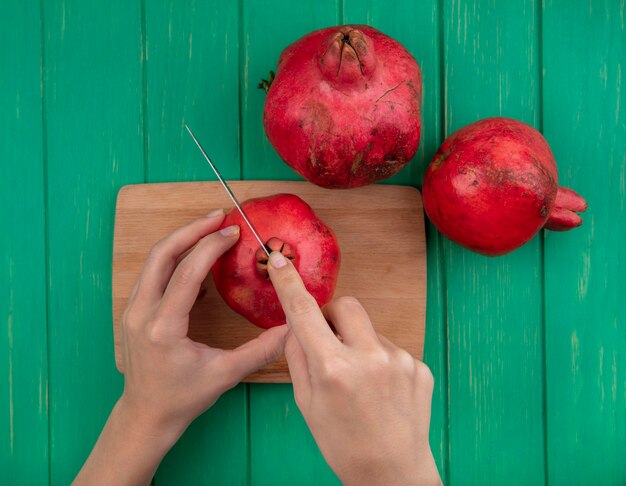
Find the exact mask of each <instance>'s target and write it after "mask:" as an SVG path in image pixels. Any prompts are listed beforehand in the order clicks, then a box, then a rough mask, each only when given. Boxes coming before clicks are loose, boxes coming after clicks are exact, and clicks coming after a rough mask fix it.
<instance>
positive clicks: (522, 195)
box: [422, 117, 587, 256]
mask: <svg viewBox="0 0 626 486" xmlns="http://www.w3.org/2000/svg"><path fill="white" fill-rule="evenodd" d="M422 194H423V198H424V209H425V210H426V213H427V214H428V217H429V218H430V220H431V221H432V222H433V224H434V225H435V226H436V227H437V229H439V231H441V232H442V233H443V234H444V235H446V236H447V237H448V238H450V239H451V240H453V241H455V242H456V243H458V244H459V245H461V246H464V247H466V248H469V249H470V250H473V251H476V252H478V253H483V254H485V255H489V256H496V255H503V254H505V253H508V252H510V251H513V250H514V249H516V248H518V247H519V246H521V245H523V244H524V243H526V242H527V241H528V240H530V239H531V238H532V237H533V236H534V235H535V234H536V233H537V232H538V231H539V230H540V229H541V228H542V227H545V228H547V229H550V230H557V231H565V230H569V229H572V228H574V227H576V226H580V225H581V224H582V219H581V217H580V216H579V215H578V214H576V213H575V211H585V210H586V209H587V202H586V201H585V200H584V199H583V198H582V197H581V196H579V195H578V194H577V193H575V192H574V191H572V190H571V189H567V188H565V187H559V186H558V174H557V169H556V163H555V161H554V156H553V155H552V151H551V150H550V147H549V146H548V143H547V142H546V140H545V139H544V138H543V136H542V135H541V134H540V133H539V132H538V131H537V130H535V129H534V128H532V127H531V126H529V125H526V124H525V123H522V122H519V121H517V120H512V119H510V118H501V117H495V118H486V119H484V120H480V121H477V122H475V123H472V124H471V125H468V126H466V127H464V128H461V129H460V130H458V131H456V132H454V133H453V134H452V135H450V136H449V137H448V138H447V139H446V141H445V142H444V143H443V144H442V145H441V147H440V148H439V150H438V152H437V153H436V154H435V157H434V158H433V160H432V162H431V163H430V165H429V167H428V169H427V171H426V175H425V177H424V185H423V188H422Z"/></svg>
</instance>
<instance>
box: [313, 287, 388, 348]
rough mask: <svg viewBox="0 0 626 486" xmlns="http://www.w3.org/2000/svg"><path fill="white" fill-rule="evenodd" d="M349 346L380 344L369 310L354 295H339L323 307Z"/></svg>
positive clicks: (326, 315) (325, 313) (327, 317)
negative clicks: (368, 313)
mask: <svg viewBox="0 0 626 486" xmlns="http://www.w3.org/2000/svg"><path fill="white" fill-rule="evenodd" d="M322 311H323V313H324V317H326V319H327V320H328V321H329V322H331V323H332V325H333V326H335V329H336V330H337V332H338V333H339V334H340V335H341V337H342V339H343V342H344V344H346V345H348V346H353V345H357V346H359V345H360V346H370V347H371V346H380V341H379V340H378V337H377V336H376V331H374V327H373V326H372V321H371V320H370V318H369V316H368V315H367V312H366V311H365V309H364V308H363V306H362V305H361V303H360V302H359V301H358V300H356V299H355V298H354V297H339V298H337V299H335V300H333V301H332V302H330V303H329V304H326V306H324V309H322Z"/></svg>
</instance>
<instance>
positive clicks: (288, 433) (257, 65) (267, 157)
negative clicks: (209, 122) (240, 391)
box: [240, 0, 339, 485]
mask: <svg viewBox="0 0 626 486" xmlns="http://www.w3.org/2000/svg"><path fill="white" fill-rule="evenodd" d="M338 13H339V9H338V6H337V3H336V2H335V1H334V0H323V1H319V2H306V3H300V4H298V8H297V9H295V10H294V8H293V4H292V3H291V2H288V1H286V0H271V1H264V2H259V1H247V0H245V1H244V2H243V11H242V59H241V68H240V69H241V103H242V105H241V110H242V112H241V123H242V145H243V178H244V179H278V180H287V179H298V178H299V176H297V175H296V174H295V172H293V171H292V170H291V169H290V168H289V167H287V165H286V164H284V163H283V162H282V161H281V160H280V158H279V157H278V155H277V154H276V152H275V151H274V149H273V148H272V146H271V145H270V144H269V142H268V141H267V138H266V137H265V132H264V131H263V123H262V114H263V103H264V101H265V93H264V92H263V91H262V90H260V89H257V85H258V83H259V82H260V80H261V78H266V77H267V75H268V73H269V71H270V69H272V70H275V69H276V62H277V61H278V56H279V55H280V53H281V51H282V50H283V48H285V47H286V46H287V45H288V44H290V43H292V42H294V41H296V40H297V39H299V38H300V37H301V36H303V35H304V34H307V33H308V32H310V31H312V30H315V29H318V28H322V27H327V26H329V25H334V24H337V23H338V22H339V21H338ZM285 410H288V411H289V412H288V413H286V412H285ZM277 411H278V412H277ZM268 431H269V432H268ZM311 440H312V439H311V434H310V432H309V430H308V428H307V427H306V424H305V423H304V421H303V419H302V416H301V415H300V412H299V410H298V408H297V406H296V404H295V402H294V399H293V389H292V387H291V386H273V385H272V386H270V385H262V384H261V385H250V472H251V481H252V484H302V485H306V484H320V483H322V484H325V483H336V481H337V479H336V478H335V476H334V474H333V473H332V471H331V470H330V468H329V467H328V466H327V465H326V463H325V462H324V459H323V458H322V456H321V454H320V452H319V450H318V449H317V447H316V446H314V444H312V443H311ZM304 444H306V445H304ZM278 458H279V459H278Z"/></svg>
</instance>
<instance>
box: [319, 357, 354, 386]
mask: <svg viewBox="0 0 626 486" xmlns="http://www.w3.org/2000/svg"><path fill="white" fill-rule="evenodd" d="M346 368H347V367H346V363H345V362H343V360H340V359H338V358H328V359H326V360H324V361H323V362H322V363H321V365H320V368H319V381H320V384H321V385H322V386H325V387H327V388H347V386H348V384H349V382H348V381H347V379H346V376H348V373H347V371H348V370H347V369H346Z"/></svg>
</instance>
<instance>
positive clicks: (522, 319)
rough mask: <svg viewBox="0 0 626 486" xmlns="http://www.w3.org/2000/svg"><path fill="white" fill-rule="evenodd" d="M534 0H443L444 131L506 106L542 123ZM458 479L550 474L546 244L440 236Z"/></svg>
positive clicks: (524, 480) (511, 480)
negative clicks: (480, 249) (498, 248)
mask: <svg viewBox="0 0 626 486" xmlns="http://www.w3.org/2000/svg"><path fill="white" fill-rule="evenodd" d="M538 25H539V11H538V2H536V1H534V0H532V1H518V2H507V3H504V2H499V1H496V0H454V1H452V2H450V3H447V2H444V33H443V34H444V66H445V67H444V69H445V72H444V100H445V117H446V136H448V135H450V134H451V133H452V132H453V131H454V130H456V129H458V128H460V127H462V126H463V125H466V124H468V123H471V122H474V121H476V120H478V119H480V118H483V117H487V116H494V115H504V116H509V117H512V118H516V119H519V120H521V121H524V122H526V123H529V124H531V125H534V126H538V121H539V118H540V104H539V81H540V80H539V73H540V66H539V45H538V38H539V35H538V31H537V26H538ZM444 252H445V254H444V258H445V266H446V292H447V313H448V329H449V342H448V346H449V351H448V353H449V354H448V363H449V364H448V374H449V376H448V380H449V407H450V409H449V414H450V423H449V427H450V476H449V481H450V482H451V483H452V484H509V485H513V484H520V485H526V484H540V483H542V482H543V481H544V474H545V470H544V467H545V465H544V443H543V442H544V441H543V430H544V429H543V427H544V419H543V381H542V371H543V369H542V363H543V354H542V352H543V327H542V305H543V301H542V275H541V270H542V267H541V246H540V242H539V239H538V238H535V239H533V240H532V241H531V242H529V243H528V244H526V245H525V246H524V247H522V248H520V249H519V250H517V251H515V252H514V253H511V254H509V255H506V256H503V257H498V258H488V257H484V256H481V255H477V254H475V253H472V252H470V251H468V250H465V249H463V248H461V247H459V246H457V245H455V244H453V243H451V242H450V241H448V240H446V242H445V244H444Z"/></svg>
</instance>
